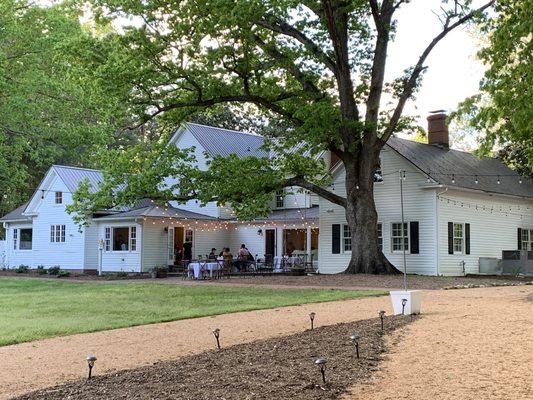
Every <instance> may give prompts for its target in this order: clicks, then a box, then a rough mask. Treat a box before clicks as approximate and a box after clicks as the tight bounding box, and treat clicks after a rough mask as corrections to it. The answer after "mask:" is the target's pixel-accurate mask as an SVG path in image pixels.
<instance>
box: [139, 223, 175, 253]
mask: <svg viewBox="0 0 533 400" xmlns="http://www.w3.org/2000/svg"><path fill="white" fill-rule="evenodd" d="M171 229H174V228H171ZM130 249H131V251H137V227H135V226H132V227H130Z"/></svg>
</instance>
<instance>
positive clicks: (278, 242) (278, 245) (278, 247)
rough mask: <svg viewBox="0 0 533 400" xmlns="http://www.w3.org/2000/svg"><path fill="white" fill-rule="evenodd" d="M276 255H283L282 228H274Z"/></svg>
mask: <svg viewBox="0 0 533 400" xmlns="http://www.w3.org/2000/svg"><path fill="white" fill-rule="evenodd" d="M276 253H277V254H276V255H277V256H283V255H284V254H283V228H282V227H278V228H276Z"/></svg>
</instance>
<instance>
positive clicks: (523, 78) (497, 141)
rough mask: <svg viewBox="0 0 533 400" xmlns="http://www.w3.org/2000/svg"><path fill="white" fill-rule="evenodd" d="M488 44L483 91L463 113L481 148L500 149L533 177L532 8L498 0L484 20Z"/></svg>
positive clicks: (485, 150) (525, 3) (514, 0)
mask: <svg viewBox="0 0 533 400" xmlns="http://www.w3.org/2000/svg"><path fill="white" fill-rule="evenodd" d="M481 31H482V33H483V35H484V37H485V38H486V39H487V45H486V46H485V48H483V49H482V50H481V51H480V52H479V57H480V59H481V60H482V61H484V62H485V63H486V64H487V66H488V69H487V71H486V73H485V75H484V78H483V80H482V82H481V85H480V93H479V94H478V95H476V96H474V97H472V98H470V99H467V100H466V101H465V102H464V103H463V105H462V107H461V108H460V110H459V112H460V114H462V117H463V118H465V119H467V120H468V121H469V122H470V124H471V126H472V127H473V128H475V129H476V131H478V132H479V133H480V134H481V136H482V147H481V149H480V150H481V153H482V154H487V153H489V152H491V151H492V150H493V149H494V148H495V147H496V149H497V154H499V155H500V156H501V158H502V159H503V160H504V161H505V162H507V163H508V164H509V165H510V166H511V167H512V168H515V169H517V171H518V172H519V173H521V174H524V175H527V176H533V129H532V125H531V121H533V94H532V93H531V87H533V41H532V36H533V7H532V5H531V2H528V1H522V0H499V1H498V2H496V5H495V13H494V14H493V15H492V17H491V18H489V19H487V20H485V22H484V23H483V24H482V25H481Z"/></svg>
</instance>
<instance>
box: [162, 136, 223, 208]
mask: <svg viewBox="0 0 533 400" xmlns="http://www.w3.org/2000/svg"><path fill="white" fill-rule="evenodd" d="M175 145H176V146H177V147H178V148H180V149H189V148H192V147H194V148H195V150H194V155H195V157H196V165H197V167H198V168H199V169H200V170H207V162H206V161H207V158H206V156H205V154H204V151H205V150H204V149H203V147H202V145H201V144H200V142H198V140H196V138H195V137H194V136H193V135H192V134H191V133H190V132H189V131H187V130H185V131H184V132H183V133H182V134H181V135H180V136H179V137H178V139H177V141H176V143H175ZM177 182H178V180H177V179H173V178H168V179H166V183H167V184H169V185H174V184H176V183H177ZM171 204H172V205H173V206H174V207H178V208H182V209H184V210H189V211H193V212H197V213H200V214H205V215H210V216H212V217H218V216H219V209H218V207H217V205H216V203H215V202H210V203H207V204H206V205H205V206H203V207H202V206H201V205H200V204H199V203H198V202H197V201H196V200H190V201H188V202H187V203H185V204H180V203H177V202H172V203H171Z"/></svg>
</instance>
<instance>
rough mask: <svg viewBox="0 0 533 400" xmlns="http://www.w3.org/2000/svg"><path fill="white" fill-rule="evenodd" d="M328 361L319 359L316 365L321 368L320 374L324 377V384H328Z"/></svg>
mask: <svg viewBox="0 0 533 400" xmlns="http://www.w3.org/2000/svg"><path fill="white" fill-rule="evenodd" d="M327 362H328V360H326V359H325V358H317V359H316V360H315V365H317V366H318V367H319V368H320V374H321V375H322V383H324V384H325V383H326V363H327Z"/></svg>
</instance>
